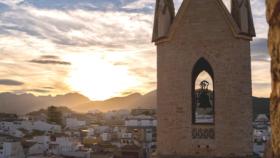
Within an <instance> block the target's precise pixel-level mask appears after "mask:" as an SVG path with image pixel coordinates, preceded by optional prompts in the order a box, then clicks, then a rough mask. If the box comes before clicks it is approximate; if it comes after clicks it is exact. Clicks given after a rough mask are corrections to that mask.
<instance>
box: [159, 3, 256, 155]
mask: <svg viewBox="0 0 280 158" xmlns="http://www.w3.org/2000/svg"><path fill="white" fill-rule="evenodd" d="M253 36H255V30H254V26H253V19H252V13H251V8H250V1H249V0H232V11H231V13H230V12H229V11H228V10H227V9H226V7H225V5H224V3H223V1H222V0H184V1H183V3H182V5H181V7H180V9H179V11H178V13H177V15H176V16H175V13H174V5H173V2H172V0H170V1H165V0H157V3H156V11H155V21H154V32H153V42H155V44H156V46H157V62H158V63H157V65H158V68H157V71H158V76H157V77H158V87H157V104H158V105H157V106H158V110H157V118H158V129H157V154H158V157H172V158H173V157H249V156H251V155H252V154H253V151H252V147H253V142H252V132H253V129H252V101H251V96H252V90H251V63H250V62H251V58H250V41H251V40H252V37H253Z"/></svg>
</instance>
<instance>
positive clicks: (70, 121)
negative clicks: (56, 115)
mask: <svg viewBox="0 0 280 158" xmlns="http://www.w3.org/2000/svg"><path fill="white" fill-rule="evenodd" d="M85 125H86V121H80V120H78V119H76V118H67V119H66V128H69V129H78V128H81V127H84V126H85Z"/></svg>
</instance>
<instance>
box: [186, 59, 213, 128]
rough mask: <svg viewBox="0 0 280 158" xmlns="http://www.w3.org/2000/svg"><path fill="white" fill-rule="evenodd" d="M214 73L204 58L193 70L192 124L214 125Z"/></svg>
mask: <svg viewBox="0 0 280 158" xmlns="http://www.w3.org/2000/svg"><path fill="white" fill-rule="evenodd" d="M214 105H215V102H214V72H213V69H212V67H211V65H210V64H209V62H208V61H206V60H205V59H204V58H200V59H199V60H198V61H197V62H196V64H195V65H194V67H193V70H192V122H193V124H214V118H215V113H214Z"/></svg>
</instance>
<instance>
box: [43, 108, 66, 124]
mask: <svg viewBox="0 0 280 158" xmlns="http://www.w3.org/2000/svg"><path fill="white" fill-rule="evenodd" d="M47 116H48V122H49V123H56V124H58V125H61V126H62V125H63V124H62V112H61V111H60V110H59V109H58V108H57V107H55V106H50V107H48V111H47Z"/></svg>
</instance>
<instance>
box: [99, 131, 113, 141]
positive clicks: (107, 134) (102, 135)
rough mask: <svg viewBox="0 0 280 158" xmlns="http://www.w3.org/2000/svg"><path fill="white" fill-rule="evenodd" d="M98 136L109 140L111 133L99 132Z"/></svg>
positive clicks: (103, 139)
mask: <svg viewBox="0 0 280 158" xmlns="http://www.w3.org/2000/svg"><path fill="white" fill-rule="evenodd" d="M100 137H101V140H102V141H104V142H106V141H110V140H111V139H112V135H111V133H101V135H100Z"/></svg>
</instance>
